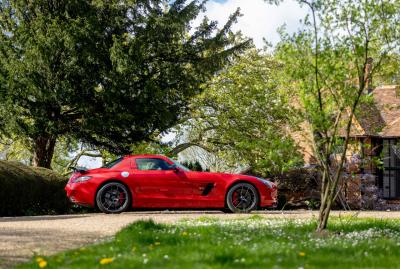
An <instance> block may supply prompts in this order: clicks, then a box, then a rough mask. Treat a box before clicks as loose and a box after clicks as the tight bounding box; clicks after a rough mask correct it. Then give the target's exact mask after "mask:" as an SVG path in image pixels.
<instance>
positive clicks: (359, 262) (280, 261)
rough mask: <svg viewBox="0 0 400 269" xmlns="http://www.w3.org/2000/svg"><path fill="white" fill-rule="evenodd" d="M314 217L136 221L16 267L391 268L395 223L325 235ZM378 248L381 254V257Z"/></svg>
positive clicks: (343, 224)
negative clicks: (84, 244)
mask: <svg viewBox="0 0 400 269" xmlns="http://www.w3.org/2000/svg"><path fill="white" fill-rule="evenodd" d="M315 226H316V223H315V221H314V220H304V219H303V220H299V219H294V220H287V219H271V218H265V217H263V216H262V215H253V216H251V217H247V218H243V219H234V220H219V219H217V218H202V219H199V220H189V221H186V222H181V223H178V224H175V225H166V224H156V223H154V222H153V221H139V222H136V223H134V224H131V225H130V226H128V227H126V228H125V229H123V230H122V231H121V232H119V233H118V234H117V235H116V237H115V238H114V239H112V240H111V241H106V242H103V243H100V244H98V243H97V244H95V245H91V246H88V247H84V248H81V249H76V250H71V251H67V252H63V253H60V254H56V255H54V256H51V257H37V256H36V257H34V258H33V259H32V261H31V262H30V263H28V264H24V265H21V266H18V267H17V268H21V269H22V268H37V266H38V263H39V262H40V261H42V260H46V261H47V263H48V266H49V268H71V269H73V268H100V267H101V264H102V263H103V264H104V263H106V262H107V263H108V264H107V266H106V267H107V268H161V267H162V268H218V269H219V268H396V267H397V266H398V257H399V255H400V248H399V247H398V242H399V240H400V224H399V222H398V221H397V220H382V219H380V220H378V219H357V218H353V219H350V218H343V217H342V218H335V219H333V221H332V222H331V223H330V231H329V232H327V233H325V234H324V236H321V235H317V234H315V233H314V229H315ZM382 250H385V251H384V253H383V252H382Z"/></svg>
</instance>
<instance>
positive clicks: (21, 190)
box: [0, 161, 70, 216]
mask: <svg viewBox="0 0 400 269" xmlns="http://www.w3.org/2000/svg"><path fill="white" fill-rule="evenodd" d="M66 183H67V178H65V177H62V176H60V175H58V174H57V173H56V172H54V171H52V170H49V169H45V168H40V167H30V166H26V165H23V164H21V163H18V162H11V161H0V216H21V215H39V214H63V213H67V212H68V211H69V209H70V204H69V202H68V200H67V197H66V195H65V191H64V187H65V184H66Z"/></svg>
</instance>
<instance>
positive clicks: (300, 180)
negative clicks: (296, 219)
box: [270, 168, 320, 209]
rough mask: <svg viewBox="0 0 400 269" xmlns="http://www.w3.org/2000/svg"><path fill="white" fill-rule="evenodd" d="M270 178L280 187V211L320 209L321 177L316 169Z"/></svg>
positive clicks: (293, 170)
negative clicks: (283, 209)
mask: <svg viewBox="0 0 400 269" xmlns="http://www.w3.org/2000/svg"><path fill="white" fill-rule="evenodd" d="M270 178H271V179H272V180H273V181H275V183H276V184H277V186H278V194H279V196H278V209H282V208H285V209H295V208H310V209H315V208H316V207H318V203H319V199H320V198H319V197H320V192H319V190H320V176H319V173H318V171H317V170H316V169H312V168H297V169H292V170H289V171H287V172H285V173H282V174H279V175H274V176H271V177H270Z"/></svg>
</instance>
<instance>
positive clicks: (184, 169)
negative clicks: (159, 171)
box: [170, 159, 190, 172]
mask: <svg viewBox="0 0 400 269" xmlns="http://www.w3.org/2000/svg"><path fill="white" fill-rule="evenodd" d="M170 160H171V159H170ZM171 161H172V162H173V163H174V164H175V165H176V166H177V167H179V168H181V169H182V170H183V171H187V172H188V171H190V169H189V168H187V167H186V166H184V165H182V164H180V163H179V162H178V161H175V160H171Z"/></svg>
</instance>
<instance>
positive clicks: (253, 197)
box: [226, 183, 259, 213]
mask: <svg viewBox="0 0 400 269" xmlns="http://www.w3.org/2000/svg"><path fill="white" fill-rule="evenodd" d="M258 202H259V197H258V192H257V190H256V188H255V187H254V186H253V185H251V184H249V183H238V184H236V185H234V186H232V187H231V188H230V189H229V191H228V194H227V195H226V205H227V206H228V209H229V210H230V211H231V212H236V213H248V212H251V211H252V210H254V209H256V208H257V205H258Z"/></svg>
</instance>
